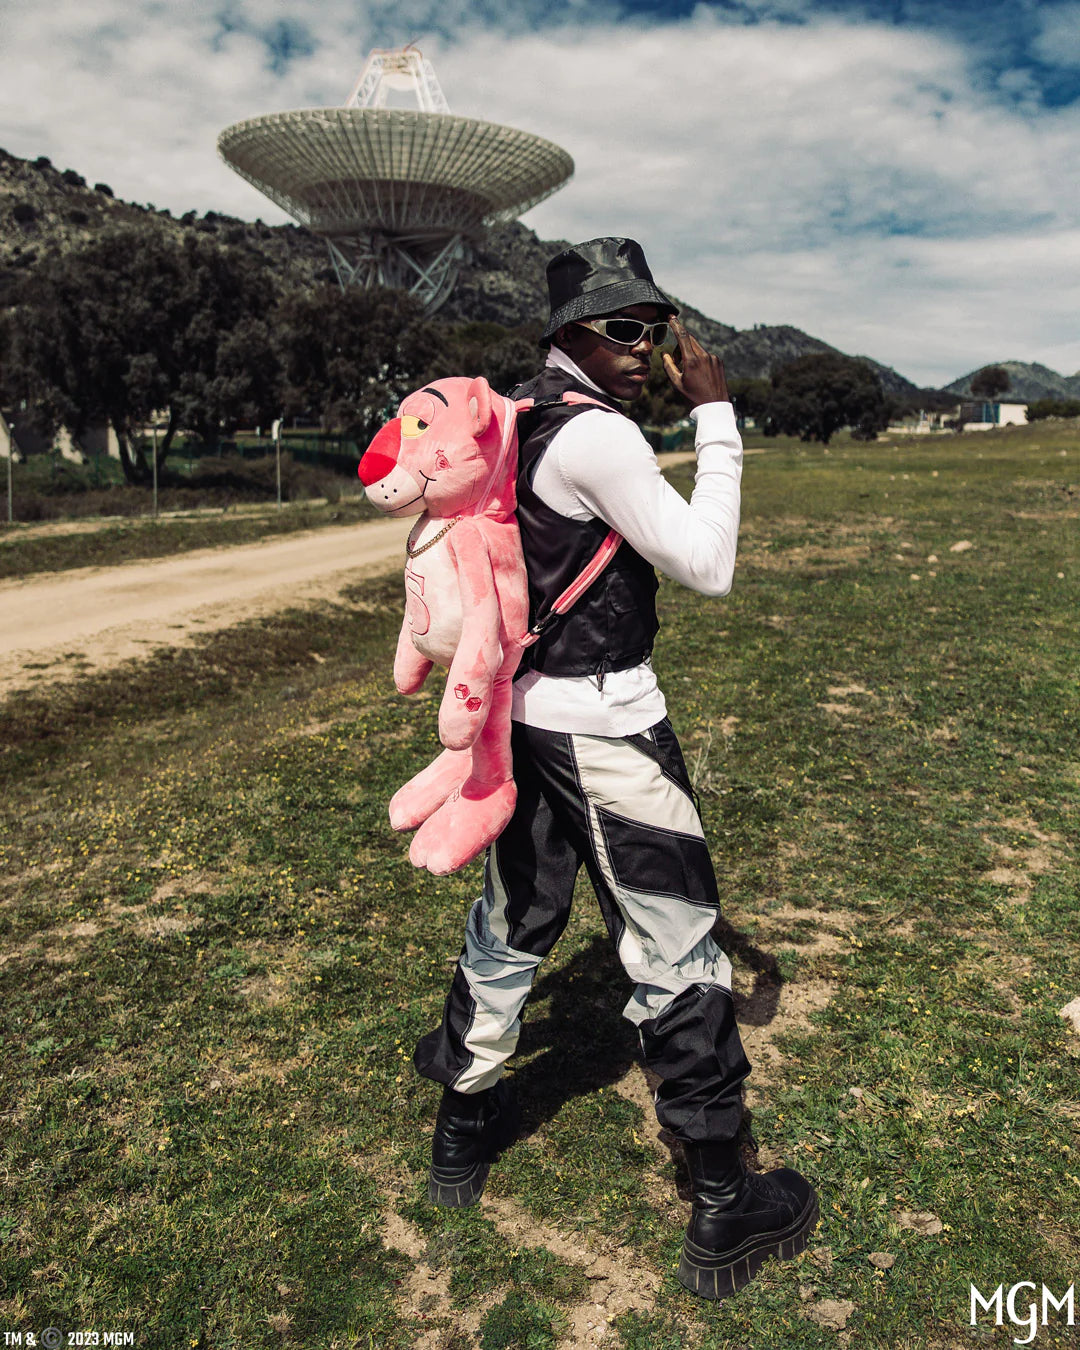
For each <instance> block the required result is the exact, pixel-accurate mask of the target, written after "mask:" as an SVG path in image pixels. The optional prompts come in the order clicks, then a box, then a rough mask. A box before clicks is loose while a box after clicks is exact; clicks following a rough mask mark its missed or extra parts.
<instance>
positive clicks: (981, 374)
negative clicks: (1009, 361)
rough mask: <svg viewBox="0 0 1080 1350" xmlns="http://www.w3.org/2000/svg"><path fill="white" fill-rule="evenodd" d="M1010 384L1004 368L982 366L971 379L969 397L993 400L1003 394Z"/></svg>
mask: <svg viewBox="0 0 1080 1350" xmlns="http://www.w3.org/2000/svg"><path fill="white" fill-rule="evenodd" d="M1010 383H1011V381H1010V379H1009V372H1008V371H1007V370H1006V369H1005V367H1004V366H983V368H982V370H979V371H976V372H975V374H974V376H973V377H972V380H971V396H972V398H986V399H991V400H993V399H995V398H997V396H998V395H999V394H1004V393H1005V392H1006V391H1007V390H1008V388H1009V385H1010Z"/></svg>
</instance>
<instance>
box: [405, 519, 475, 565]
mask: <svg viewBox="0 0 1080 1350" xmlns="http://www.w3.org/2000/svg"><path fill="white" fill-rule="evenodd" d="M460 519H461V517H460V516H455V517H454V518H453V520H448V521H447V522H446V524H445V525H444V526H443V527H442V529H441V530H440V531H439V533H438V534H436V535H433V536H432V537H431V538H430V539H429V540H428V541H427V543H426V544H421V545H420V547H419V548H413V546H412V533H411V531H410V533H409V542H408V543H407V544H406V545H405V556H406V557H407V558H419V556H420V554H421V553H426V552H427V551H428V549H429V548H433V547H434V546H435V545H436V544H437V543H438V542H439V540H440V539H441V538H442V537H443V535H444V534H449V533H450V531H451V530H452V529H453V528H454V526H455V525H456V524H457V523H458V521H459V520H460ZM415 528H416V526H413V529H415Z"/></svg>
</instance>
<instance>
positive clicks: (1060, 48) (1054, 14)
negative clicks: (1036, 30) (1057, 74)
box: [1032, 4, 1080, 66]
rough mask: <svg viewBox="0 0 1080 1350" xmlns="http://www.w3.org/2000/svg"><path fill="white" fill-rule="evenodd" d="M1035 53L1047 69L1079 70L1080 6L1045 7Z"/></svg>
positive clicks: (1034, 48) (1034, 46) (1035, 43)
mask: <svg viewBox="0 0 1080 1350" xmlns="http://www.w3.org/2000/svg"><path fill="white" fill-rule="evenodd" d="M1040 19H1041V29H1042V31H1041V32H1040V34H1039V36H1038V38H1037V39H1036V41H1035V42H1034V44H1033V46H1032V50H1033V51H1034V53H1035V55H1036V56H1037V57H1038V58H1039V60H1040V61H1045V62H1046V64H1047V65H1048V66H1080V5H1077V4H1066V5H1046V6H1043V8H1042V11H1041V14H1040Z"/></svg>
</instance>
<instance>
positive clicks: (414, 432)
mask: <svg viewBox="0 0 1080 1350" xmlns="http://www.w3.org/2000/svg"><path fill="white" fill-rule="evenodd" d="M427 429H428V424H427V423H426V422H424V421H421V419H420V418H419V417H413V416H411V415H409V414H406V416H404V417H403V418H402V419H401V434H402V435H403V436H408V437H410V438H411V437H414V436H422V435H423V434H424V432H425V431H427Z"/></svg>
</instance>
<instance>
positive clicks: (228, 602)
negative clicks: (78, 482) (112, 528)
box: [0, 450, 752, 698]
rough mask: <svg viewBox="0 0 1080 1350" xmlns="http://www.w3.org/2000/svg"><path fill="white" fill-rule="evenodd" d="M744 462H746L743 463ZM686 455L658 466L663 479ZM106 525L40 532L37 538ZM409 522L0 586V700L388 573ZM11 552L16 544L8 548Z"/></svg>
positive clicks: (57, 526)
mask: <svg viewBox="0 0 1080 1350" xmlns="http://www.w3.org/2000/svg"><path fill="white" fill-rule="evenodd" d="M751 453H752V452H751ZM693 458H694V452H693V451H692V450H681V451H675V452H673V453H671V454H665V455H663V456H662V458H661V461H660V462H661V465H662V466H663V467H664V468H669V467H670V466H672V465H675V464H681V463H684V462H687V461H689V460H692V459H693ZM115 523H116V522H115V521H114V520H109V521H106V522H102V521H101V520H93V521H77V522H70V521H69V522H49V523H48V524H46V525H44V526H40V527H35V530H34V531H33V532H40V533H43V534H53V533H66V532H82V531H90V530H93V529H95V528H102V527H103V525H105V524H108V525H112V524H115ZM412 523H413V522H411V521H397V520H386V521H383V520H375V521H365V522H363V523H361V524H358V525H346V526H343V527H341V528H338V529H333V528H324V529H317V530H309V531H305V532H304V533H302V534H294V535H289V536H288V537H286V538H284V539H272V540H263V541H261V542H259V543H255V544H235V545H231V546H230V545H223V546H221V547H219V548H209V549H199V550H196V551H195V552H191V553H181V554H177V555H176V556H175V557H171V558H156V559H152V560H137V561H134V562H128V563H120V564H119V565H117V566H115V567H84V568H78V569H76V570H74V571H67V572H60V573H48V574H44V575H41V576H36V577H27V578H18V579H14V580H10V581H0V698H2V697H4V696H5V695H7V694H9V693H11V692H12V691H13V690H14V689H19V688H26V687H28V686H32V687H35V688H40V687H42V686H45V685H48V684H53V683H56V682H57V681H60V680H64V679H70V678H71V677H73V676H75V675H79V674H83V673H85V672H86V671H90V670H102V669H105V668H107V667H109V666H113V665H117V664H119V662H121V661H125V660H128V659H129V658H130V657H133V656H146V655H147V654H148V653H150V652H151V651H153V650H154V649H155V648H156V647H177V646H181V645H182V644H183V643H185V642H187V641H190V640H191V638H192V637H194V636H195V635H197V634H199V633H209V632H213V631H214V630H215V629H220V628H228V627H230V626H231V625H232V624H235V623H239V622H241V620H243V619H250V618H256V617H258V616H259V615H261V614H271V613H273V612H274V611H275V610H280V609H287V608H289V607H290V606H293V605H297V604H303V603H305V602H306V601H311V600H322V599H332V598H333V597H334V596H336V595H338V594H339V593H340V591H341V589H342V587H343V586H345V585H347V584H348V583H349V582H352V581H356V580H358V579H359V578H361V577H364V576H373V575H377V574H378V573H380V572H386V571H389V570H392V569H393V567H394V566H396V565H397V564H398V563H399V562H400V561H401V559H402V554H403V549H404V544H405V536H406V535H407V534H408V530H409V526H410V525H411V524H412ZM16 546H17V545H16Z"/></svg>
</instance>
